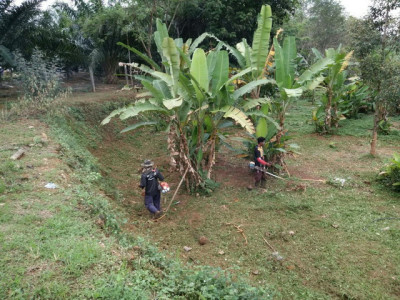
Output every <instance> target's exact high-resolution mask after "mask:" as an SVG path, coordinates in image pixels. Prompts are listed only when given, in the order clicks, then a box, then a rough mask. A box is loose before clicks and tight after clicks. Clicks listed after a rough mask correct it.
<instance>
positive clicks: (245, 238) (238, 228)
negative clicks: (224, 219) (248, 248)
mask: <svg viewBox="0 0 400 300" xmlns="http://www.w3.org/2000/svg"><path fill="white" fill-rule="evenodd" d="M226 225H232V226H233V227H235V228H236V229H237V232H239V233H240V234H241V235H242V236H243V238H244V241H245V243H244V244H245V245H247V237H246V235H245V234H244V230H243V229H242V228H240V227H241V226H242V225H235V224H232V223H226Z"/></svg>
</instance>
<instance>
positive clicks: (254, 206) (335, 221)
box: [93, 102, 400, 299]
mask: <svg viewBox="0 0 400 300" xmlns="http://www.w3.org/2000/svg"><path fill="white" fill-rule="evenodd" d="M310 112H311V105H310V104H308V103H305V102H299V103H296V104H295V105H294V106H293V108H292V109H291V110H290V114H288V116H287V124H288V128H289V130H290V132H291V135H292V138H293V139H292V141H293V142H294V143H297V144H298V145H299V146H300V150H299V152H300V153H301V154H300V155H297V156H296V157H293V158H288V166H289V170H290V171H291V174H292V177H293V178H294V180H292V181H289V182H281V181H276V180H269V183H268V185H267V191H266V192H264V191H259V190H253V191H250V192H249V191H247V189H246V188H245V187H246V186H247V185H248V184H250V183H251V182H252V177H251V175H249V174H248V171H247V170H246V169H245V168H244V167H242V166H244V165H245V164H246V163H245V162H242V161H238V160H237V159H234V158H232V156H231V154H230V153H229V152H227V151H225V150H224V151H223V152H222V153H220V156H219V162H221V165H220V166H219V165H218V164H217V166H216V168H215V170H216V174H215V176H216V178H217V180H219V181H220V182H222V183H223V185H222V186H221V187H220V188H219V189H218V190H217V192H216V193H214V194H213V195H212V196H211V197H193V196H188V195H184V194H182V195H180V196H179V197H178V198H177V202H179V204H177V205H174V206H173V210H172V211H171V213H170V214H169V215H168V216H167V217H166V218H164V220H163V221H162V224H158V223H155V224H153V223H148V222H147V220H148V214H147V213H146V211H145V209H144V208H143V204H142V199H141V196H140V192H139V191H138V190H137V189H135V188H134V187H135V182H136V181H137V178H136V175H134V174H135V173H134V172H133V171H132V170H136V169H137V168H138V167H139V164H140V161H141V160H142V159H143V158H146V157H148V156H149V151H153V150H154V153H152V156H151V157H152V158H153V159H154V160H155V161H156V162H157V163H158V164H159V166H161V168H163V169H164V170H167V160H166V158H165V149H164V148H165V136H164V135H163V134H162V133H154V132H151V131H149V130H147V129H141V130H137V131H135V132H133V133H131V134H128V135H125V136H123V135H117V136H115V138H111V139H110V135H109V132H115V127H117V128H118V125H111V126H110V127H109V128H103V129H102V131H103V133H102V134H103V137H105V136H107V138H108V140H107V142H106V143H103V144H102V146H101V148H99V149H96V150H94V151H93V153H94V154H95V155H96V156H97V157H98V159H99V162H100V164H101V165H103V166H104V167H105V168H109V170H110V172H109V173H108V176H111V177H112V178H114V179H115V183H116V185H117V187H118V189H120V192H121V193H122V196H121V198H122V199H124V200H123V201H120V202H118V205H119V206H120V207H121V208H122V210H125V211H127V212H128V213H129V215H130V218H129V220H128V223H127V225H126V226H125V230H130V231H132V232H138V233H140V234H142V235H144V236H146V237H148V238H150V239H152V240H154V241H156V242H157V244H158V245H159V247H160V248H163V249H166V250H167V251H168V252H170V253H172V254H171V256H178V257H179V258H180V259H182V260H183V261H187V263H188V264H190V265H203V264H206V265H213V266H218V267H221V268H223V269H230V270H231V271H232V272H233V274H236V275H237V276H240V277H245V278H246V277H247V278H248V279H249V280H251V281H252V282H254V283H255V284H256V285H258V286H264V285H269V284H272V285H273V287H274V289H275V290H276V291H277V292H278V295H279V296H277V297H278V298H283V299H287V298H293V299H304V298H318V299H319V298H321V299H325V298H326V299H331V298H349V299H396V298H397V297H398V295H399V293H400V290H399V288H398V286H399V283H400V277H399V276H400V268H399V266H400V259H399V257H400V252H399V250H398V249H399V248H398V246H399V243H398V239H397V237H398V235H399V232H400V225H399V220H398V219H396V218H398V217H399V214H400V206H399V205H400V203H399V201H398V195H397V194H395V193H393V192H391V191H387V190H385V189H384V188H383V187H382V186H381V185H379V184H378V183H376V181H375V179H376V176H377V174H378V173H379V170H380V169H381V168H382V166H383V164H384V162H385V161H386V160H387V159H388V158H389V157H390V156H391V154H392V153H393V152H394V151H399V150H400V149H399V146H398V145H399V143H398V142H399V136H398V135H397V134H396V133H394V134H391V135H389V136H386V137H380V140H379V149H378V152H379V153H380V156H379V157H371V156H369V155H368V153H369V139H370V131H368V130H369V128H370V127H371V124H372V116H370V115H364V116H362V117H361V118H360V119H358V120H346V121H345V122H342V123H341V127H340V128H339V131H338V134H337V135H332V136H319V135H317V134H314V133H313V132H314V128H313V126H312V125H310V124H309V123H308V119H309V118H310V115H311V113H310ZM150 137H151V138H150ZM137 140H140V141H141V143H138V142H137ZM292 141H291V142H292ZM115 149H118V151H116V150H115ZM132 153H134V155H133V156H132V158H133V160H128V161H127V160H126V157H127V155H128V154H132ZM226 166H229V168H232V169H234V170H235V171H233V173H226V172H225V173H224V172H223V170H224V169H226ZM221 172H222V173H221ZM165 175H166V177H167V181H169V182H170V184H171V185H172V186H173V187H174V186H176V185H177V182H178V181H179V178H176V177H175V175H174V174H169V173H168V172H167V173H166V174H165ZM301 178H306V179H325V180H327V181H328V184H322V183H317V182H313V181H301V180H300V179H301ZM337 178H339V179H345V183H344V185H343V187H342V185H341V184H338V183H337V181H336V179H337ZM169 197H171V196H169ZM167 200H168V199H167ZM235 225H236V226H239V225H240V228H241V229H243V230H244V234H245V236H246V238H247V240H248V244H247V245H246V244H245V240H244V237H243V236H242V235H241V233H240V232H238V231H237V229H236V228H235V227H234V226H235ZM289 232H294V234H293V235H291V234H290V233H289ZM200 236H206V237H207V238H208V239H209V241H210V243H208V244H207V245H205V246H200V245H199V244H198V242H197V240H198V238H199V237H200ZM263 237H264V238H266V239H267V241H269V243H270V244H271V245H272V246H273V247H274V249H275V250H276V251H278V252H279V253H280V254H281V255H282V256H283V257H284V260H283V261H276V259H275V258H274V256H273V255H272V252H273V251H272V250H271V249H270V248H269V247H268V246H267V245H266V243H265V242H264V240H263ZM184 246H190V247H192V248H193V249H192V250H191V251H190V252H189V253H186V252H184V251H182V249H183V247H184ZM220 251H223V253H224V254H222V255H221V254H219V253H222V252H220ZM254 273H257V274H258V275H254Z"/></svg>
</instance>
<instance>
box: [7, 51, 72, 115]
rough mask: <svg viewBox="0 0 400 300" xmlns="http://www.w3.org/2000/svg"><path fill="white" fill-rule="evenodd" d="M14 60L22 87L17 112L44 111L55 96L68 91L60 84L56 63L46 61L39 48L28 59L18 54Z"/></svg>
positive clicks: (64, 94)
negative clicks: (21, 95)
mask: <svg viewBox="0 0 400 300" xmlns="http://www.w3.org/2000/svg"><path fill="white" fill-rule="evenodd" d="M15 61H16V69H17V71H18V74H19V76H18V80H19V82H20V86H21V88H22V89H23V97H22V99H20V102H19V107H18V108H17V110H18V111H19V113H23V114H34V113H40V112H45V111H47V108H48V107H49V105H50V103H51V102H53V100H55V99H56V98H57V97H60V96H66V95H68V93H69V91H68V90H66V89H64V88H63V87H62V85H61V79H60V76H59V74H58V73H57V71H56V69H57V67H56V64H55V63H54V62H49V61H47V60H46V59H45V57H44V56H43V54H42V53H41V52H40V51H39V50H34V52H33V54H32V57H31V59H30V60H29V61H28V60H26V59H25V58H23V57H22V56H21V55H19V54H17V55H16V59H15Z"/></svg>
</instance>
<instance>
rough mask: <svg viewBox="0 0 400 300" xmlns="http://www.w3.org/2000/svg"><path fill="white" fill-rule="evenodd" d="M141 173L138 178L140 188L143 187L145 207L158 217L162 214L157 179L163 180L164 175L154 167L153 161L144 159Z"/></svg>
mask: <svg viewBox="0 0 400 300" xmlns="http://www.w3.org/2000/svg"><path fill="white" fill-rule="evenodd" d="M142 167H143V173H142V176H141V178H140V185H139V186H140V188H142V189H144V204H145V206H146V208H147V209H148V210H149V211H150V213H152V214H153V215H154V217H155V218H158V217H160V216H161V215H162V210H161V188H160V184H159V182H158V180H161V181H163V180H164V176H163V175H162V174H161V173H160V171H158V170H157V168H155V167H154V163H153V162H152V161H151V160H149V159H146V160H145V161H144V162H143V164H142Z"/></svg>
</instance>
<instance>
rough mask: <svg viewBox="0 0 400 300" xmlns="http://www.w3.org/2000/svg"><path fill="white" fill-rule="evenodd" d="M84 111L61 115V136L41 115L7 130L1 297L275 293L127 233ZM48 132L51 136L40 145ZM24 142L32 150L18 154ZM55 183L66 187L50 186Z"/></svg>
mask: <svg viewBox="0 0 400 300" xmlns="http://www.w3.org/2000/svg"><path fill="white" fill-rule="evenodd" d="M77 111H78V112H77ZM78 113H79V114H81V113H82V112H81V111H79V110H75V111H74V115H75V116H76V115H77V114H78ZM74 115H68V116H63V115H53V116H52V118H51V119H49V120H48V122H49V124H50V127H51V130H52V131H51V134H50V132H49V129H48V128H47V127H46V126H45V125H44V124H43V123H41V122H39V121H36V120H25V121H18V120H15V121H13V122H11V123H8V124H6V125H5V126H2V127H1V128H0V139H1V140H2V141H3V142H4V144H3V145H4V147H5V148H8V147H9V148H10V150H7V149H6V150H4V151H0V180H1V183H2V185H1V190H0V204H1V205H0V229H1V230H0V251H1V252H2V253H3V254H2V256H1V257H0V269H1V270H2V272H0V298H1V299H98V298H101V299H122V298H127V299H154V298H158V299H198V298H199V297H206V298H208V299H221V298H223V297H225V296H227V295H231V296H230V299H238V298H241V299H268V298H270V296H269V294H270V293H271V292H269V290H268V288H267V287H265V288H262V289H261V288H253V287H251V286H250V285H248V284H247V283H245V282H243V281H241V280H239V281H238V280H236V279H235V280H233V279H232V278H231V277H230V276H229V274H225V273H224V272H223V271H221V270H218V269H215V268H212V269H209V268H196V270H191V269H188V268H187V267H185V266H183V265H182V264H181V263H179V262H178V261H176V260H174V259H170V258H166V255H165V254H164V253H163V252H161V251H159V249H157V248H156V247H154V246H153V245H151V244H150V243H149V242H148V241H146V240H144V239H142V238H140V237H137V236H136V235H133V234H132V233H130V232H122V227H123V226H124V223H125V221H124V213H125V214H126V212H124V211H123V209H121V208H119V207H118V205H115V203H110V202H109V199H108V198H107V197H105V196H104V193H103V192H102V191H101V190H100V187H101V188H108V189H109V191H110V192H113V191H114V192H115V193H116V194H118V191H117V190H115V188H114V187H113V185H112V183H110V182H109V180H107V178H104V177H103V176H101V175H100V172H103V170H102V169H101V168H100V167H99V165H98V163H97V160H96V159H95V158H94V157H93V156H92V154H91V153H90V152H89V151H88V148H87V147H89V148H93V147H94V146H95V145H94V141H95V140H96V139H87V138H86V136H85V135H83V134H82V133H85V134H88V135H91V136H92V137H93V136H96V133H97V132H96V131H95V130H93V129H91V128H90V127H88V126H86V125H85V123H82V120H78V121H76V120H75V119H74ZM28 126H33V128H32V129H30V130H27V129H26V128H28ZM42 132H45V133H46V134H47V135H48V136H50V137H51V138H50V142H48V143H46V144H43V145H42V143H34V141H35V139H37V138H35V137H38V136H41V133H42ZM54 141H56V142H58V143H60V145H61V146H57V145H56V144H55V143H54ZM98 143H99V144H101V141H98ZM30 144H33V145H32V146H28V145H30ZM36 144H41V146H37V145H36ZM3 145H2V146H3ZM15 145H17V146H22V145H24V146H25V147H26V148H27V152H26V154H25V156H24V157H23V158H21V159H20V160H18V161H16V162H12V161H10V160H9V157H10V156H11V155H12V153H13V152H14V151H15V150H14V146H15ZM50 181H51V182H54V183H56V184H57V185H58V188H57V189H55V190H48V189H45V188H44V185H45V184H46V183H47V182H50ZM115 193H114V194H115ZM115 199H117V198H115ZM100 216H101V218H102V219H100V218H99V217H100ZM100 220H103V221H102V222H101V223H99V221H100ZM96 224H98V225H99V226H96Z"/></svg>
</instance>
